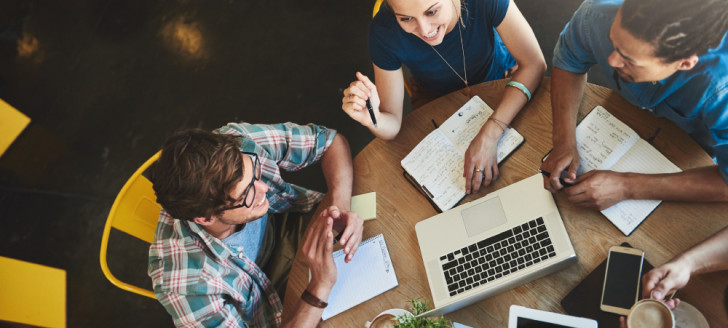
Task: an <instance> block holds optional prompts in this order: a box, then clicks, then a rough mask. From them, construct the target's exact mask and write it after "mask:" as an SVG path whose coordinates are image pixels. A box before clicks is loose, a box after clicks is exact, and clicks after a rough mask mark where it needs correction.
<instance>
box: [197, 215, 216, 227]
mask: <svg viewBox="0 0 728 328" xmlns="http://www.w3.org/2000/svg"><path fill="white" fill-rule="evenodd" d="M192 221H194V222H195V223H197V224H199V225H202V226H209V225H211V224H213V223H215V217H210V218H206V217H202V216H198V217H196V218H194V219H192Z"/></svg>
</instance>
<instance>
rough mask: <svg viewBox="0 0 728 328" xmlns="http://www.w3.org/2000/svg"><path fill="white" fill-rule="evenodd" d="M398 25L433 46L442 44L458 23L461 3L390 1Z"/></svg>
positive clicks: (445, 1) (448, 1)
mask: <svg viewBox="0 0 728 328" xmlns="http://www.w3.org/2000/svg"><path fill="white" fill-rule="evenodd" d="M388 3H389V6H390V7H391V8H392V11H394V15H395V17H396V19H397V23H399V26H401V27H402V29H403V30H404V31H405V32H407V33H412V34H414V35H416V36H418V37H419V38H420V39H422V40H423V41H425V42H427V44H429V45H431V46H436V45H438V44H440V43H442V40H443V38H444V37H445V34H447V33H450V31H452V30H453V29H454V28H455V25H456V24H457V22H458V18H459V15H458V14H457V13H459V12H460V2H459V1H457V0H456V1H455V2H451V0H389V1H388Z"/></svg>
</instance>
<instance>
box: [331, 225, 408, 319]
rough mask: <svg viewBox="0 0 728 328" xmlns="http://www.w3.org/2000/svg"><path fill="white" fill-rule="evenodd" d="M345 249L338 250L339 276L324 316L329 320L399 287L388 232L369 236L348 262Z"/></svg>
mask: <svg viewBox="0 0 728 328" xmlns="http://www.w3.org/2000/svg"><path fill="white" fill-rule="evenodd" d="M344 257H345V254H344V252H343V250H339V251H336V252H334V263H336V270H337V275H338V277H337V279H336V284H334V288H333V289H331V294H329V306H327V307H326V308H325V309H324V313H323V314H322V315H321V319H323V320H326V319H328V318H331V317H333V316H335V315H337V314H339V313H341V312H344V311H346V310H348V309H350V308H352V307H354V306H356V305H358V304H361V303H363V302H364V301H367V300H369V299H370V298H372V297H374V296H377V295H379V294H381V293H384V292H385V291H387V290H390V289H392V288H394V287H396V286H397V285H398V284H399V283H398V282H397V275H396V274H395V273H394V266H392V259H391V258H390V257H389V249H387V244H386V243H385V242H384V235H382V234H379V235H376V236H374V237H372V238H369V239H367V240H365V241H363V242H361V244H360V245H359V248H358V249H357V251H356V254H354V258H352V259H351V261H349V263H345V262H344Z"/></svg>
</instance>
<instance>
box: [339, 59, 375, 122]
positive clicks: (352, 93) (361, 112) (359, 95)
mask: <svg viewBox="0 0 728 328" xmlns="http://www.w3.org/2000/svg"><path fill="white" fill-rule="evenodd" d="M356 78H357V80H356V81H354V82H351V84H350V85H349V87H348V88H346V90H344V97H343V98H342V99H341V109H343V110H344V112H346V114H348V115H349V116H351V118H353V119H354V120H355V121H357V122H359V123H361V125H364V126H366V127H370V128H371V127H374V122H372V119H371V117H370V115H369V111H368V110H367V104H366V101H367V99H369V100H370V102H371V104H372V107H373V109H374V115H375V116H376V117H377V118H378V117H379V103H380V101H379V94H378V93H377V87H376V85H374V83H372V81H371V80H369V78H368V77H367V76H366V75H364V74H362V73H360V72H357V73H356Z"/></svg>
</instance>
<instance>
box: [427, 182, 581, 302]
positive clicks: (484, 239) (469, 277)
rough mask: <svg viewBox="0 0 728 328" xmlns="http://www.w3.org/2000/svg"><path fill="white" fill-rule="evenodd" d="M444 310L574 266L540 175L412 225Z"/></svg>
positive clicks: (572, 254)
mask: <svg viewBox="0 0 728 328" xmlns="http://www.w3.org/2000/svg"><path fill="white" fill-rule="evenodd" d="M415 230H416V232H417V241H418V242H419V244H420V251H421V253H422V261H423V262H424V264H425V270H426V271H427V280H428V281H429V284H430V292H431V293H432V299H433V303H434V306H435V308H434V309H432V310H430V311H428V312H426V313H424V314H423V315H426V316H432V315H443V314H446V313H449V312H452V311H455V310H458V309H460V308H463V307H465V306H468V305H470V304H473V303H475V302H478V301H480V300H482V299H484V298H486V297H490V296H493V295H496V294H499V293H501V292H504V291H506V290H509V289H512V288H514V287H517V286H520V285H523V284H525V283H527V282H530V281H532V280H534V279H537V278H540V277H543V276H545V275H547V274H550V273H552V272H555V271H558V270H561V269H563V268H565V267H567V266H569V265H571V264H574V263H576V253H575V252H574V247H573V246H572V245H571V240H569V235H568V234H567V232H566V228H564V223H563V222H562V220H561V215H559V211H558V209H557V208H556V203H554V199H553V197H552V196H551V193H550V192H549V191H547V190H545V189H544V188H543V178H542V177H541V175H540V174H536V175H534V176H532V177H530V178H526V179H524V180H521V181H519V182H517V183H514V184H512V185H510V186H507V187H504V188H502V189H499V190H497V191H495V192H493V193H490V194H488V195H485V196H483V197H482V198H480V199H477V200H475V201H472V202H470V203H467V204H463V205H460V206H458V207H455V208H453V209H451V210H449V211H447V212H444V213H441V214H438V215H436V216H433V217H431V218H429V219H426V220H423V221H420V222H418V223H417V224H416V225H415Z"/></svg>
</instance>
